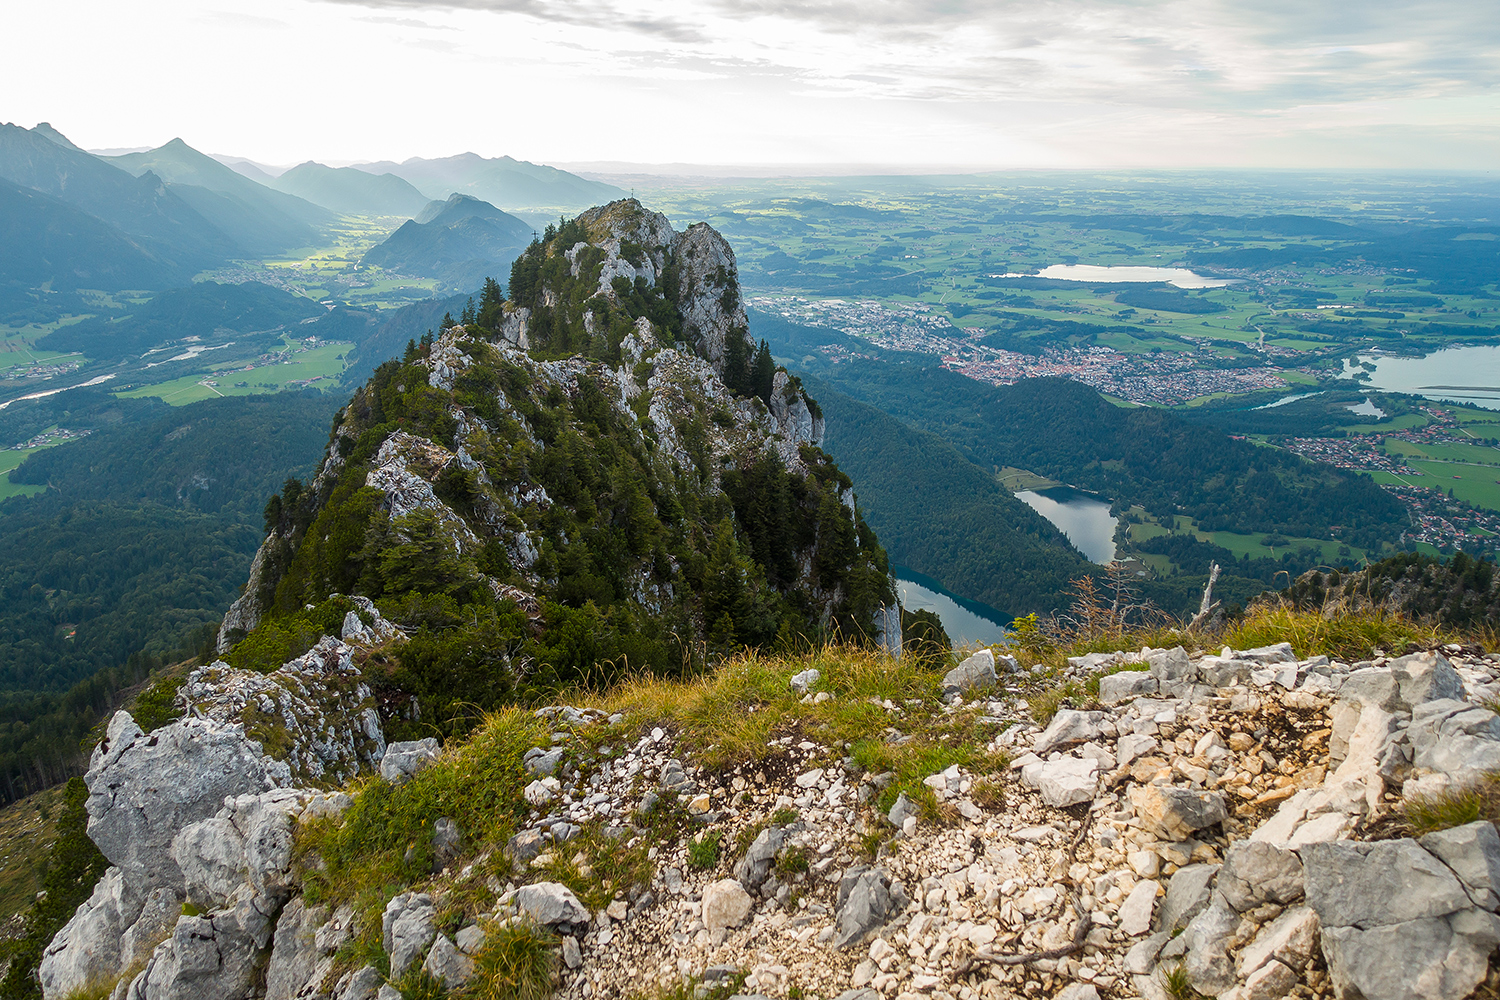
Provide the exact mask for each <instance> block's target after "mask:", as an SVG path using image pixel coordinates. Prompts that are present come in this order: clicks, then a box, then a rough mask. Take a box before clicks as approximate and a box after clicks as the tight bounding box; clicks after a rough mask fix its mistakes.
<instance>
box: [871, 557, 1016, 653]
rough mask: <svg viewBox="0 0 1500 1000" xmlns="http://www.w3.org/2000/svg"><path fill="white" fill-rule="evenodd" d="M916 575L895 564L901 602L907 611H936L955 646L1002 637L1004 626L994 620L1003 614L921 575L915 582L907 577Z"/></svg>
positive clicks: (982, 642)
mask: <svg viewBox="0 0 1500 1000" xmlns="http://www.w3.org/2000/svg"><path fill="white" fill-rule="evenodd" d="M919 575H920V574H916V573H912V572H911V571H910V570H906V569H902V568H901V567H899V566H898V567H896V592H897V593H898V594H900V595H901V606H902V607H904V608H906V610H908V611H931V612H933V613H934V614H936V615H937V616H938V618H940V619H942V622H943V631H945V632H947V633H948V638H949V640H950V641H952V643H953V647H954V648H955V649H957V648H959V647H962V646H979V645H984V646H988V645H992V644H994V643H1003V642H1005V641H1006V635H1007V632H1006V630H1005V626H1004V625H1002V624H1000V622H999V621H998V620H997V619H1000V618H1003V617H1004V616H1003V615H1001V614H1000V613H999V612H997V611H995V610H994V609H993V608H987V607H985V606H984V605H983V604H978V603H976V602H974V601H966V600H964V599H963V598H961V597H959V596H958V595H957V594H954V593H951V592H949V591H946V590H944V589H943V588H942V587H939V586H938V585H937V583H936V582H935V581H933V580H928V579H927V578H925V577H923V582H922V583H918V582H917V581H915V580H911V579H908V577H911V576H919Z"/></svg>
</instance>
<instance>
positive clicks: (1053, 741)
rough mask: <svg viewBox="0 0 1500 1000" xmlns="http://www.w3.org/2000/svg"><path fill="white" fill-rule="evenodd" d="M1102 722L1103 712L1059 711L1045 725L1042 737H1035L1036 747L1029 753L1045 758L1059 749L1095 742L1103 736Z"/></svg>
mask: <svg viewBox="0 0 1500 1000" xmlns="http://www.w3.org/2000/svg"><path fill="white" fill-rule="evenodd" d="M1103 721H1104V713H1103V712H1080V711H1077V710H1075V709H1071V708H1064V709H1060V710H1059V711H1058V713H1057V714H1056V715H1054V716H1053V717H1052V721H1051V722H1050V723H1048V724H1047V728H1046V729H1045V730H1043V732H1042V735H1041V736H1039V737H1037V741H1036V745H1035V746H1033V747H1032V748H1031V752H1032V753H1034V754H1036V755H1037V756H1038V757H1045V756H1047V755H1048V754H1049V753H1051V752H1052V751H1053V750H1056V749H1059V748H1060V747H1065V746H1071V745H1072V744H1074V743H1087V742H1088V741H1089V740H1097V739H1098V738H1099V737H1100V736H1102V735H1103V734H1104V728H1103V726H1102V725H1101V724H1102V723H1103Z"/></svg>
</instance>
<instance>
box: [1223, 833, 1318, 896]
mask: <svg viewBox="0 0 1500 1000" xmlns="http://www.w3.org/2000/svg"><path fill="white" fill-rule="evenodd" d="M1302 887H1303V874H1302V862H1301V860H1300V859H1299V858H1298V857H1297V855H1296V854H1295V853H1294V852H1292V851H1288V850H1284V849H1282V848H1280V847H1276V846H1274V845H1272V844H1268V843H1265V842H1263V841H1258V840H1242V841H1239V842H1238V843H1235V844H1233V845H1231V846H1230V848H1229V851H1228V853H1226V854H1225V855H1224V867H1223V869H1222V870H1221V871H1220V872H1219V881H1218V888H1219V891H1220V892H1222V893H1223V894H1224V898H1225V899H1226V900H1228V901H1229V905H1231V906H1233V907H1234V908H1235V909H1236V910H1238V911H1239V912H1241V913H1243V912H1245V911H1246V910H1252V909H1254V908H1255V907H1257V906H1260V905H1261V904H1263V903H1279V904H1282V905H1285V904H1287V903H1292V902H1295V901H1296V900H1298V899H1301V898H1302Z"/></svg>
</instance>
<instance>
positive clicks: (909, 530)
mask: <svg viewBox="0 0 1500 1000" xmlns="http://www.w3.org/2000/svg"><path fill="white" fill-rule="evenodd" d="M806 384H807V386H808V388H809V389H810V390H811V391H812V392H814V393H816V395H817V398H818V402H819V405H821V406H822V408H823V414H824V417H825V419H826V420H827V426H828V437H827V441H826V442H825V447H826V448H827V449H828V451H829V453H830V454H832V455H833V456H834V458H835V459H837V460H838V463H839V467H840V468H841V469H843V470H844V471H845V472H846V473H848V474H849V477H850V478H851V479H853V481H854V486H855V491H856V492H857V493H858V495H859V501H860V506H861V509H862V510H863V511H864V513H865V516H866V518H868V520H869V522H870V526H871V527H872V528H874V529H875V530H876V531H877V532H878V533H879V535H880V540H881V544H882V545H884V546H885V549H886V552H887V553H888V554H889V555H890V557H891V559H892V560H893V561H894V562H896V563H898V564H899V565H902V566H906V567H909V568H911V569H913V570H916V571H917V572H918V573H921V574H923V575H924V576H928V577H931V578H932V579H934V580H936V581H938V582H939V583H941V584H942V585H943V586H944V587H946V588H948V589H949V590H952V591H954V592H955V593H958V594H962V595H964V596H965V597H968V598H970V599H972V600H976V601H981V602H983V603H985V604H988V605H989V606H990V607H992V608H996V609H997V610H1000V611H1004V612H1006V613H1009V614H1011V615H1016V616H1019V615H1025V614H1027V613H1029V612H1032V611H1036V612H1040V613H1042V614H1046V613H1048V612H1050V611H1053V610H1055V609H1056V608H1058V607H1061V606H1064V605H1065V604H1066V603H1067V598H1066V596H1065V595H1066V593H1067V591H1068V589H1069V585H1070V582H1071V581H1072V580H1076V579H1077V578H1078V577H1081V576H1083V575H1084V574H1086V573H1090V572H1095V573H1097V572H1098V571H1099V568H1098V567H1096V566H1093V565H1092V564H1091V563H1089V561H1088V560H1087V559H1085V558H1083V556H1081V555H1080V554H1079V553H1078V551H1077V550H1076V549H1074V548H1073V546H1072V545H1071V544H1069V542H1068V540H1067V539H1066V538H1065V537H1064V536H1063V534H1062V532H1060V531H1058V530H1057V528H1055V527H1053V525H1052V524H1051V522H1049V521H1048V520H1047V519H1046V518H1044V517H1042V516H1041V515H1040V514H1038V513H1037V512H1036V511H1034V510H1032V509H1031V508H1030V507H1028V506H1026V504H1024V503H1022V502H1021V501H1020V500H1017V499H1016V498H1015V496H1013V495H1012V494H1011V493H1010V491H1009V490H1006V489H1004V488H1003V487H1001V486H1000V484H999V483H998V482H997V481H996V480H995V477H994V475H993V474H991V473H989V472H987V471H985V470H984V469H981V468H980V467H979V466H977V465H975V464H974V463H972V462H970V461H969V460H968V459H967V458H965V457H964V456H963V455H962V454H960V453H959V451H958V449H957V448H955V447H954V446H953V445H951V444H949V443H948V442H947V441H944V440H943V439H942V438H940V437H938V436H937V435H936V434H933V433H931V432H929V431H922V430H917V429H915V428H912V427H909V426H907V425H906V424H903V423H902V422H901V421H899V420H897V419H896V418H894V417H891V416H889V415H887V414H885V413H883V412H881V411H880V410H877V409H875V408H874V407H873V406H869V405H867V404H865V403H861V402H858V401H857V400H854V399H852V398H850V397H849V396H846V395H844V394H843V393H841V392H838V391H837V390H835V389H833V388H832V387H830V386H829V385H827V384H826V383H823V382H820V381H819V380H817V379H812V378H809V379H807V381H806Z"/></svg>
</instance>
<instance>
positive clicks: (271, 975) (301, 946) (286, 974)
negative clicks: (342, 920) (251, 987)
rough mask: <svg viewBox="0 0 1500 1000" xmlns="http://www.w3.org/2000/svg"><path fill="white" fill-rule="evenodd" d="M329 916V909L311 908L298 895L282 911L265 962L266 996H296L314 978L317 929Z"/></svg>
mask: <svg viewBox="0 0 1500 1000" xmlns="http://www.w3.org/2000/svg"><path fill="white" fill-rule="evenodd" d="M327 919H328V909H327V908H326V907H322V906H315V907H312V908H311V909H308V908H307V907H306V905H305V904H304V903H303V902H302V898H301V897H300V896H299V897H297V898H296V899H294V900H292V901H291V902H290V903H288V904H286V906H285V907H284V908H283V909H282V911H281V916H280V917H278V918H277V920H276V935H275V937H274V938H273V939H272V944H271V961H270V962H269V964H267V966H266V996H265V1000H293V998H294V997H295V996H296V995H297V991H298V990H300V989H301V988H302V985H303V984H304V983H306V982H308V980H310V979H312V975H313V969H314V968H315V967H316V965H317V961H318V948H317V930H318V928H319V927H320V926H321V925H322V924H323V923H324V922H325V921H326V920H327Z"/></svg>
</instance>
